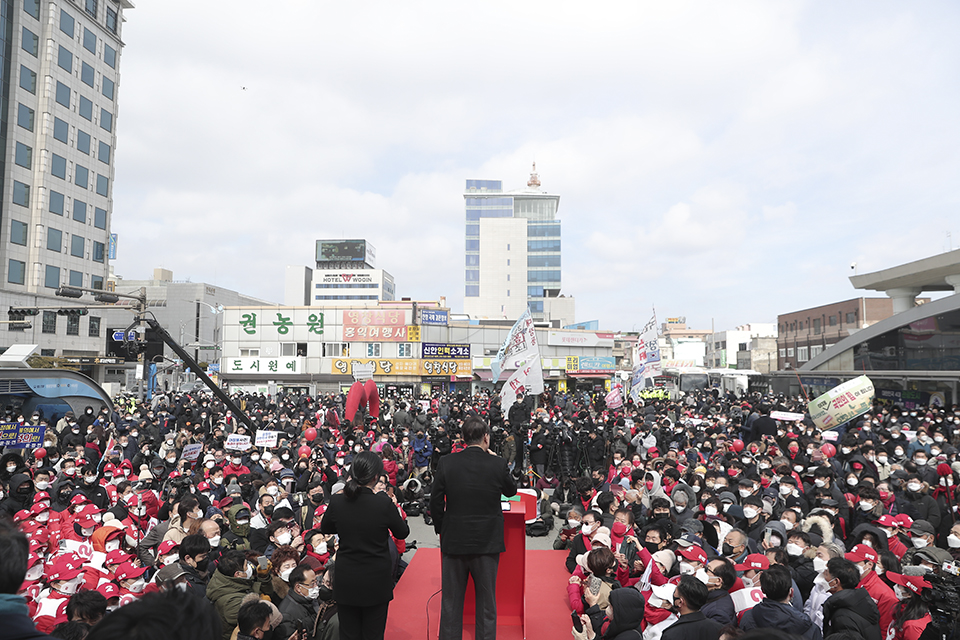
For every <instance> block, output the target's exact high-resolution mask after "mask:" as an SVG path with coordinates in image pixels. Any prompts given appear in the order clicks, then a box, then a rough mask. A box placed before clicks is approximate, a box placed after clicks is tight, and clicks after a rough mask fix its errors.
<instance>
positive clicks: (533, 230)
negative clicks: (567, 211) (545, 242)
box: [527, 224, 560, 238]
mask: <svg viewBox="0 0 960 640" xmlns="http://www.w3.org/2000/svg"><path fill="white" fill-rule="evenodd" d="M527 237H531V238H559V237H560V225H559V224H527Z"/></svg>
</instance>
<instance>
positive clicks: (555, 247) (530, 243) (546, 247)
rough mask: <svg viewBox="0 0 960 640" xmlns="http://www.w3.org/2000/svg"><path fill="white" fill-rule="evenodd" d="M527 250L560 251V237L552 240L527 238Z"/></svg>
mask: <svg viewBox="0 0 960 640" xmlns="http://www.w3.org/2000/svg"><path fill="white" fill-rule="evenodd" d="M527 251H560V238H556V239H553V240H527Z"/></svg>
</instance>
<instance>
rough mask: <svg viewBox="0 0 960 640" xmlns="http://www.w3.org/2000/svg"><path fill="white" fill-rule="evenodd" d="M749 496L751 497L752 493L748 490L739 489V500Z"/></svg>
mask: <svg viewBox="0 0 960 640" xmlns="http://www.w3.org/2000/svg"><path fill="white" fill-rule="evenodd" d="M751 495H753V491H750V489H740V497H741V498H749V497H750V496H751Z"/></svg>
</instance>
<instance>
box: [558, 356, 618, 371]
mask: <svg viewBox="0 0 960 640" xmlns="http://www.w3.org/2000/svg"><path fill="white" fill-rule="evenodd" d="M616 369H617V361H616V358H614V357H613V356H567V373H613V372H614V371H616Z"/></svg>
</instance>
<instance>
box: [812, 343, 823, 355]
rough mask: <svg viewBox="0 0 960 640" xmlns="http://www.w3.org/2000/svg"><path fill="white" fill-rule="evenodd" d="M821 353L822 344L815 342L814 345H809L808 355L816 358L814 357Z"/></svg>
mask: <svg viewBox="0 0 960 640" xmlns="http://www.w3.org/2000/svg"><path fill="white" fill-rule="evenodd" d="M821 353H823V347H822V346H820V345H818V344H815V345H813V346H812V347H810V357H811V358H816V357H817V356H818V355H820V354H821Z"/></svg>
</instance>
